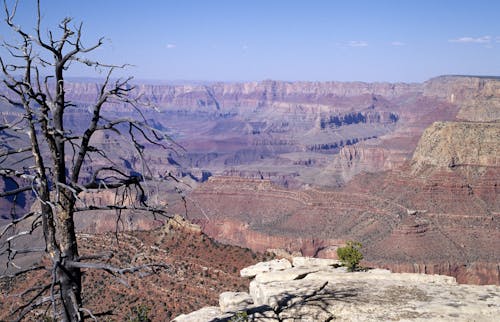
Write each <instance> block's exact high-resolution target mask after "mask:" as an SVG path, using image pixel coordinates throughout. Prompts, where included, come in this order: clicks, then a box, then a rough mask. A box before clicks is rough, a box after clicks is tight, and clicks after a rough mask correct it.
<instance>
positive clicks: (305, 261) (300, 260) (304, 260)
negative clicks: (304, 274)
mask: <svg viewBox="0 0 500 322" xmlns="http://www.w3.org/2000/svg"><path fill="white" fill-rule="evenodd" d="M334 265H341V263H340V261H339V260H338V259H328V258H313V257H294V258H292V266H293V267H302V266H308V267H310V266H334Z"/></svg>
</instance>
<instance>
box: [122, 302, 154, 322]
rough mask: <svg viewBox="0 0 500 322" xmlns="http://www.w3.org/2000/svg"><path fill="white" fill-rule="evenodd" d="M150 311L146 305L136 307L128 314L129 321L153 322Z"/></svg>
mask: <svg viewBox="0 0 500 322" xmlns="http://www.w3.org/2000/svg"><path fill="white" fill-rule="evenodd" d="M149 311H150V309H149V307H147V306H146V305H144V304H139V305H138V306H134V307H133V308H132V309H131V312H130V313H129V314H128V319H127V320H128V321H130V322H151V319H150V318H149Z"/></svg>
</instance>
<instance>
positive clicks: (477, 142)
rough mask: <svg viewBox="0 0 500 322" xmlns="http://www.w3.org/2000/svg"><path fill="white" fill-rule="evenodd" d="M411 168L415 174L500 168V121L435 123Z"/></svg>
mask: <svg viewBox="0 0 500 322" xmlns="http://www.w3.org/2000/svg"><path fill="white" fill-rule="evenodd" d="M412 166H413V170H414V171H419V170H420V169H423V168H425V167H428V166H430V167H437V168H450V169H453V168H464V167H469V168H470V167H474V168H477V169H478V170H481V169H482V170H484V169H486V168H489V167H500V122H492V123H483V122H436V123H434V124H433V125H432V126H430V127H428V128H427V129H426V130H425V131H424V133H423V135H422V137H421V139H420V142H419V144H418V146H417V148H416V150H415V153H414V154H413V159H412Z"/></svg>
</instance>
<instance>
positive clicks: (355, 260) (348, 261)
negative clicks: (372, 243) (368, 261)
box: [337, 241, 363, 272]
mask: <svg viewBox="0 0 500 322" xmlns="http://www.w3.org/2000/svg"><path fill="white" fill-rule="evenodd" d="M361 247H362V245H361V243H360V242H356V241H348V242H347V244H346V246H344V247H339V248H337V256H338V257H339V259H340V261H341V262H342V264H343V265H344V266H346V267H347V270H349V271H350V272H353V271H356V270H358V269H359V262H360V261H361V260H362V259H363V254H362V253H361Z"/></svg>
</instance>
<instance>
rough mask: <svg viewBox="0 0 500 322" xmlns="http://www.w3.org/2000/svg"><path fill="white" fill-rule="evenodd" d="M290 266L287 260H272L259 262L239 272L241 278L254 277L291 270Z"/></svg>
mask: <svg viewBox="0 0 500 322" xmlns="http://www.w3.org/2000/svg"><path fill="white" fill-rule="evenodd" d="M291 267H292V264H291V263H290V261H288V260H287V259H284V258H283V259H274V260H271V261H268V262H260V263H257V264H255V265H252V266H248V267H245V268H243V269H242V270H241V271H240V275H241V276H242V277H254V276H256V275H257V274H259V273H265V272H272V271H278V270H283V269H287V268H291Z"/></svg>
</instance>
